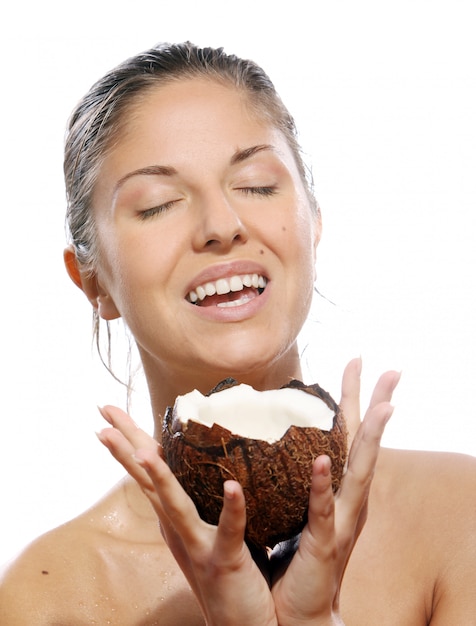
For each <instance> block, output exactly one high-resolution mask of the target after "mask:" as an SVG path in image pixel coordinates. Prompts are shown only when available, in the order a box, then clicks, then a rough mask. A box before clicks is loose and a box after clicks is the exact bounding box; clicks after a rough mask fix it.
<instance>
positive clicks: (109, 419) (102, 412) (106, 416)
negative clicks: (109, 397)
mask: <svg viewBox="0 0 476 626" xmlns="http://www.w3.org/2000/svg"><path fill="white" fill-rule="evenodd" d="M97 409H98V411H99V413H100V414H101V417H103V418H104V419H105V420H106V422H107V423H108V424H111V425H112V421H111V418H110V417H109V415H108V414H107V413H106V410H105V409H104V408H103V407H101V406H98V407H97Z"/></svg>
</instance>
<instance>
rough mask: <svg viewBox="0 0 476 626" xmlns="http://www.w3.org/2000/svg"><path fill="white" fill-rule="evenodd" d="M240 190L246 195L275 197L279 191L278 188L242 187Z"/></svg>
mask: <svg viewBox="0 0 476 626" xmlns="http://www.w3.org/2000/svg"><path fill="white" fill-rule="evenodd" d="M239 190H240V191H241V192H243V193H244V194H245V195H254V196H273V195H274V194H275V193H276V192H277V189H276V187H274V186H273V187H240V188H239Z"/></svg>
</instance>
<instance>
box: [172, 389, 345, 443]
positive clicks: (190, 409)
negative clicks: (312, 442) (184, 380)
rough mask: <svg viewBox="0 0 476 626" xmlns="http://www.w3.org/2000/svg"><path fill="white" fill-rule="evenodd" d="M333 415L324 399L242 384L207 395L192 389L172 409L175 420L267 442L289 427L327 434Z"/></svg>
mask: <svg viewBox="0 0 476 626" xmlns="http://www.w3.org/2000/svg"><path fill="white" fill-rule="evenodd" d="M334 416H335V413H334V411H332V410H331V409H330V408H329V407H328V406H327V404H326V403H325V402H324V401H323V400H321V399H320V398H317V397H316V396H313V395H312V394H310V393H307V392H304V391H302V390H299V389H293V388H284V389H277V390H269V391H256V390H255V389H253V387H251V386H250V385H245V384H241V385H235V386H234V387H229V388H228V389H224V390H222V391H219V392H216V393H212V394H211V395H209V396H204V395H202V394H201V393H200V392H199V391H197V390H196V389H195V390H193V391H191V392H190V393H187V394H185V395H183V396H178V398H177V399H176V401H175V406H174V421H175V420H178V421H180V422H181V423H186V422H187V421H188V420H192V421H194V422H197V423H200V424H203V425H205V426H208V427H209V428H211V427H212V426H213V424H217V425H219V426H222V427H223V428H227V429H228V430H230V431H231V432H232V433H233V434H234V435H238V436H240V437H248V438H250V439H261V440H263V441H267V442H268V443H274V442H275V441H279V439H281V437H282V436H283V435H284V434H285V433H286V431H287V430H288V428H289V427H290V426H292V425H294V426H299V427H312V428H319V429H320V430H327V431H329V430H331V428H332V425H333V419H334ZM174 430H175V428H174Z"/></svg>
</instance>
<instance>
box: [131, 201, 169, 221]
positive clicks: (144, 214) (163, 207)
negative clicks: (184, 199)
mask: <svg viewBox="0 0 476 626" xmlns="http://www.w3.org/2000/svg"><path fill="white" fill-rule="evenodd" d="M176 202H177V200H171V201H170V202H164V204H159V205H158V206H154V207H152V208H150V209H147V210H146V211H141V212H140V214H139V217H140V219H141V220H146V219H147V218H149V217H153V216H154V215H159V214H160V213H165V211H167V210H168V209H171V208H172V207H173V205H174V204H175V203H176Z"/></svg>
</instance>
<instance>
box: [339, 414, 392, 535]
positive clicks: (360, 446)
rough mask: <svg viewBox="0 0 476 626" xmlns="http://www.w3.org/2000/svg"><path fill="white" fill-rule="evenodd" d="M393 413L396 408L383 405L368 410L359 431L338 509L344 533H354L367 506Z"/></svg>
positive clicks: (344, 479) (351, 452)
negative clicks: (357, 521)
mask: <svg viewBox="0 0 476 626" xmlns="http://www.w3.org/2000/svg"><path fill="white" fill-rule="evenodd" d="M392 413H393V406H392V405H391V404H389V403H388V402H382V403H380V404H378V405H376V406H375V407H373V408H371V409H369V410H368V411H367V413H366V415H365V418H364V420H363V422H362V424H361V426H360V428H359V430H358V431H357V434H356V436H355V438H354V441H353V443H352V448H351V450H350V454H349V462H348V467H347V471H346V473H345V475H344V478H343V479H342V483H341V487H340V490H339V493H338V496H337V502H336V506H337V508H338V509H339V519H340V520H341V521H342V525H341V529H347V531H349V530H351V529H352V520H357V519H358V517H359V514H360V511H361V510H362V507H363V505H364V504H365V502H366V499H367V496H368V493H369V489H370V484H371V482H372V478H373V475H374V470H375V465H376V462H377V458H378V453H379V449H380V440H381V438H382V435H383V432H384V429H385V425H386V424H387V422H388V420H389V419H390V417H391V415H392Z"/></svg>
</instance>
